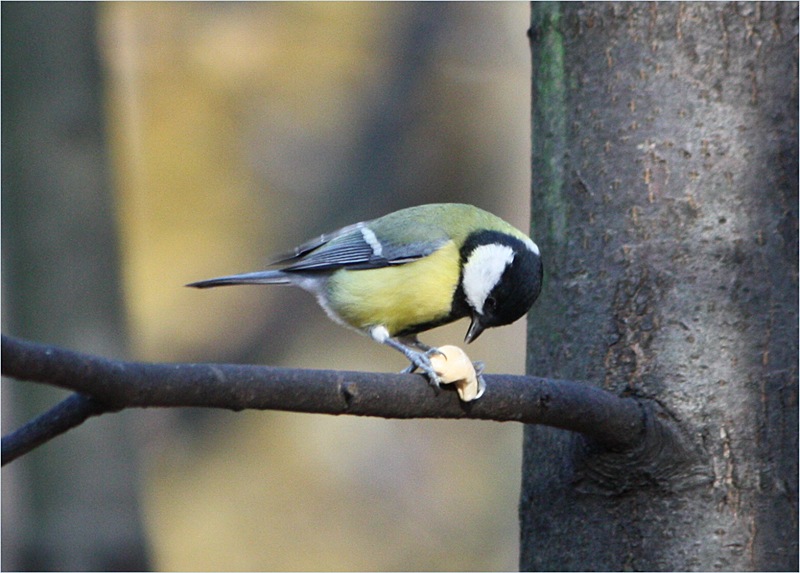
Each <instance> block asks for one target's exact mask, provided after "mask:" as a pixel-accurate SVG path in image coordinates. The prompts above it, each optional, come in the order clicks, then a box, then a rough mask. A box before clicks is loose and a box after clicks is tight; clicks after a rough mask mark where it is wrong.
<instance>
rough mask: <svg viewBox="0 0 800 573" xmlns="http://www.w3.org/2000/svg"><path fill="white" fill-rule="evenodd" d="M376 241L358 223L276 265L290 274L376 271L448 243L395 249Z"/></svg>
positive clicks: (298, 248)
mask: <svg viewBox="0 0 800 573" xmlns="http://www.w3.org/2000/svg"><path fill="white" fill-rule="evenodd" d="M365 229H367V230H366V231H365ZM376 241H377V238H376V237H375V235H374V234H373V233H371V231H369V229H368V227H367V224H366V223H356V224H355V225H350V226H348V227H344V228H343V229H340V230H339V231H336V232H334V233H330V234H328V235H322V236H320V237H318V238H316V239H314V240H311V241H308V242H306V243H303V244H302V245H300V246H299V247H297V248H295V249H294V251H292V253H289V254H287V255H285V256H284V257H282V258H280V259H278V260H277V261H276V262H275V263H273V264H276V265H281V266H282V268H281V270H283V271H287V272H301V271H330V270H336V269H341V268H347V269H352V270H357V269H377V268H381V267H387V266H390V265H401V264H405V263H409V262H412V261H416V260H419V259H421V258H423V257H426V256H428V255H430V254H431V253H433V252H434V251H436V250H437V249H439V248H440V247H441V246H443V245H444V244H445V243H446V242H447V240H444V239H440V240H435V241H430V242H417V243H413V244H406V245H392V244H391V243H386V242H384V241H381V242H380V243H379V244H376Z"/></svg>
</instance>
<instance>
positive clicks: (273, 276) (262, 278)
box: [186, 271, 292, 288]
mask: <svg viewBox="0 0 800 573" xmlns="http://www.w3.org/2000/svg"><path fill="white" fill-rule="evenodd" d="M291 282H292V281H291V280H289V277H287V276H286V273H284V272H282V271H258V272H255V273H244V274H241V275H230V276H227V277H217V278H215V279H208V280H204V281H197V282H194V283H189V284H187V285H186V286H187V287H194V288H211V287H218V286H228V285H275V284H291Z"/></svg>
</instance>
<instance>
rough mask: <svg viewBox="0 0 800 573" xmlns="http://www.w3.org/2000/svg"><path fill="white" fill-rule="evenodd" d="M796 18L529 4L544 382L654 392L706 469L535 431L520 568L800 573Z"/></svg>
mask: <svg viewBox="0 0 800 573" xmlns="http://www.w3.org/2000/svg"><path fill="white" fill-rule="evenodd" d="M797 17H798V9H797V4H795V3H791V4H783V3H758V4H751V3H748V4H738V3H698V4H678V3H647V4H644V3H608V4H607V3H596V4H595V3H590V4H579V3H565V4H556V3H552V4H551V3H534V4H533V6H532V26H531V32H530V35H531V45H532V54H533V136H532V137H533V161H532V167H533V196H532V201H533V207H532V218H533V220H532V226H533V234H534V236H535V237H536V240H537V242H538V243H539V244H540V246H541V247H542V251H543V256H544V257H545V268H546V269H547V271H546V272H547V276H546V277H545V287H544V291H543V294H542V296H541V298H540V301H539V303H538V304H537V305H536V307H535V308H534V310H533V312H532V313H531V315H530V319H529V362H528V372H529V373H534V374H536V375H539V376H553V377H558V378H567V379H574V380H581V379H584V380H591V381H593V382H594V383H596V384H597V385H599V386H602V387H604V388H606V389H610V390H612V391H614V392H617V393H619V394H634V395H637V396H640V397H645V398H649V399H651V400H653V401H654V402H655V403H657V404H658V405H659V406H660V407H661V408H662V410H661V411H660V413H659V415H660V416H663V417H664V418H665V419H669V420H670V421H671V423H674V424H676V425H677V426H678V427H679V428H680V429H681V431H682V432H683V435H684V436H685V439H686V440H687V442H688V443H690V444H691V447H690V448H689V450H691V452H690V453H691V457H694V458H695V459H694V462H693V463H690V464H687V465H685V466H684V467H683V468H682V469H679V470H677V471H674V472H669V471H667V472H666V474H664V475H661V478H660V479H649V478H650V477H651V476H652V474H651V473H648V472H641V471H639V472H638V473H637V471H636V469H635V468H630V467H626V466H625V464H622V465H619V464H617V461H618V459H616V458H619V457H620V455H621V454H620V453H614V452H611V453H608V452H603V451H599V450H598V449H597V448H595V447H592V446H591V445H590V444H587V443H586V442H585V440H584V438H581V437H580V436H578V435H576V434H569V433H567V432H563V431H559V430H554V429H550V428H544V427H539V426H529V427H527V428H526V432H525V444H524V462H523V487H522V496H521V501H520V519H521V557H520V560H521V561H520V564H521V568H522V569H523V570H537V569H551V570H643V569H644V570H647V569H649V570H796V569H797V567H798V562H797V533H798V532H797V486H798V482H797V447H798V442H797V434H798V425H797V419H798V410H797V364H798V329H797V324H798V322H797V320H798V314H797V298H798V290H797V278H798V258H797V257H798V243H797V200H798V169H797V163H798V148H797V141H798V132H797V107H798V99H797V89H798V80H797V64H798V61H797V54H798V44H797ZM687 451H688V450H687ZM640 468H641V465H640ZM662 470H663V468H661V469H659V471H662ZM626 475H627V476H633V477H634V478H635V479H629V480H626V479H625V476H626Z"/></svg>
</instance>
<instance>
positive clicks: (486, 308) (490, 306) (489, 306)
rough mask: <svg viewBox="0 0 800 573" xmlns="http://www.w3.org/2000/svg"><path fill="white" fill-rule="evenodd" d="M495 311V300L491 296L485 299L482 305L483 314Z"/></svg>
mask: <svg viewBox="0 0 800 573" xmlns="http://www.w3.org/2000/svg"><path fill="white" fill-rule="evenodd" d="M496 309H497V299H496V298H494V297H493V296H489V297H486V301H485V302H484V303H483V314H491V313H493V312H494V311H495V310H496Z"/></svg>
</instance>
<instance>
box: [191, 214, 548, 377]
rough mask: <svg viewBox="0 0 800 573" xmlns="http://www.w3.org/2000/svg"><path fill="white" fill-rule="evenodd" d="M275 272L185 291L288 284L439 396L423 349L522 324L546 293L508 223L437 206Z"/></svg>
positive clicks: (521, 238)
mask: <svg viewBox="0 0 800 573" xmlns="http://www.w3.org/2000/svg"><path fill="white" fill-rule="evenodd" d="M271 266H274V267H276V268H273V269H270V270H265V271H258V272H253V273H245V274H240V275H231V276H225V277H219V278H214V279H209V280H204V281H199V282H194V283H191V284H189V285H187V286H190V287H196V288H208V287H216V286H226V285H242V284H288V285H295V286H298V287H300V288H302V289H304V290H306V291H308V292H310V293H312V294H314V295H315V296H316V297H317V301H318V302H319V304H320V305H321V306H322V308H323V309H325V311H326V312H327V314H328V316H329V317H330V318H331V319H333V320H334V321H335V322H337V323H339V324H341V325H343V326H347V327H351V328H354V329H355V330H357V331H359V332H362V333H364V334H367V335H368V336H370V337H371V338H372V339H374V340H375V341H377V342H379V343H381V344H386V345H387V346H390V347H392V348H394V349H396V350H399V351H400V352H402V353H403V354H404V355H405V356H406V357H407V358H408V359H409V360H410V361H411V366H409V368H407V369H406V370H405V372H413V371H414V370H416V369H417V368H419V369H421V370H422V371H424V372H425V374H426V375H427V377H428V379H429V381H430V383H431V384H432V385H433V386H434V387H436V388H438V386H439V382H440V380H439V378H438V376H437V374H436V372H435V371H434V369H433V368H432V367H431V361H430V356H432V355H433V354H434V353H437V349H436V348H431V347H430V346H427V345H425V344H423V343H421V342H420V341H419V340H418V339H417V334H419V333H420V332H423V331H426V330H429V329H431V328H434V327H437V326H441V325H443V324H448V323H450V322H453V321H455V320H458V319H460V318H466V317H469V318H470V320H471V322H470V325H469V329H468V330H467V334H466V337H465V340H466V342H467V343H470V342H472V341H473V340H475V339H476V338H478V336H480V334H481V333H482V332H483V331H484V329H486V328H489V327H494V326H502V325H505V324H511V323H512V322H514V321H515V320H517V319H518V318H520V317H522V316H523V315H524V314H525V313H526V312H528V309H529V308H530V307H531V305H532V304H533V303H534V301H535V300H536V298H537V297H538V296H539V291H540V290H541V287H542V261H541V257H540V255H539V247H537V246H536V243H534V242H533V241H532V240H531V239H530V238H528V237H527V236H526V235H525V234H524V233H522V232H521V231H519V230H517V229H516V228H514V227H513V226H511V225H509V224H508V223H506V222H505V221H503V220H502V219H500V218H498V217H496V216H494V215H492V214H491V213H488V212H486V211H483V210H482V209H478V208H477V207H473V206H472V205H462V204H448V203H441V204H431V205H420V206H417V207H410V208H408V209H401V210H399V211H395V212H393V213H390V214H388V215H385V216H383V217H380V218H378V219H374V220H372V221H365V222H362V223H356V224H354V225H349V226H347V227H344V228H342V229H339V230H338V231H334V232H332V233H329V234H326V235H322V236H320V237H318V238H317V239H314V240H312V241H309V242H307V243H305V244H303V245H300V246H299V247H297V248H295V249H294V250H293V251H292V252H291V253H289V254H287V255H285V256H283V257H281V258H279V259H278V260H276V261H275V262H274V263H272V265H271Z"/></svg>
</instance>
